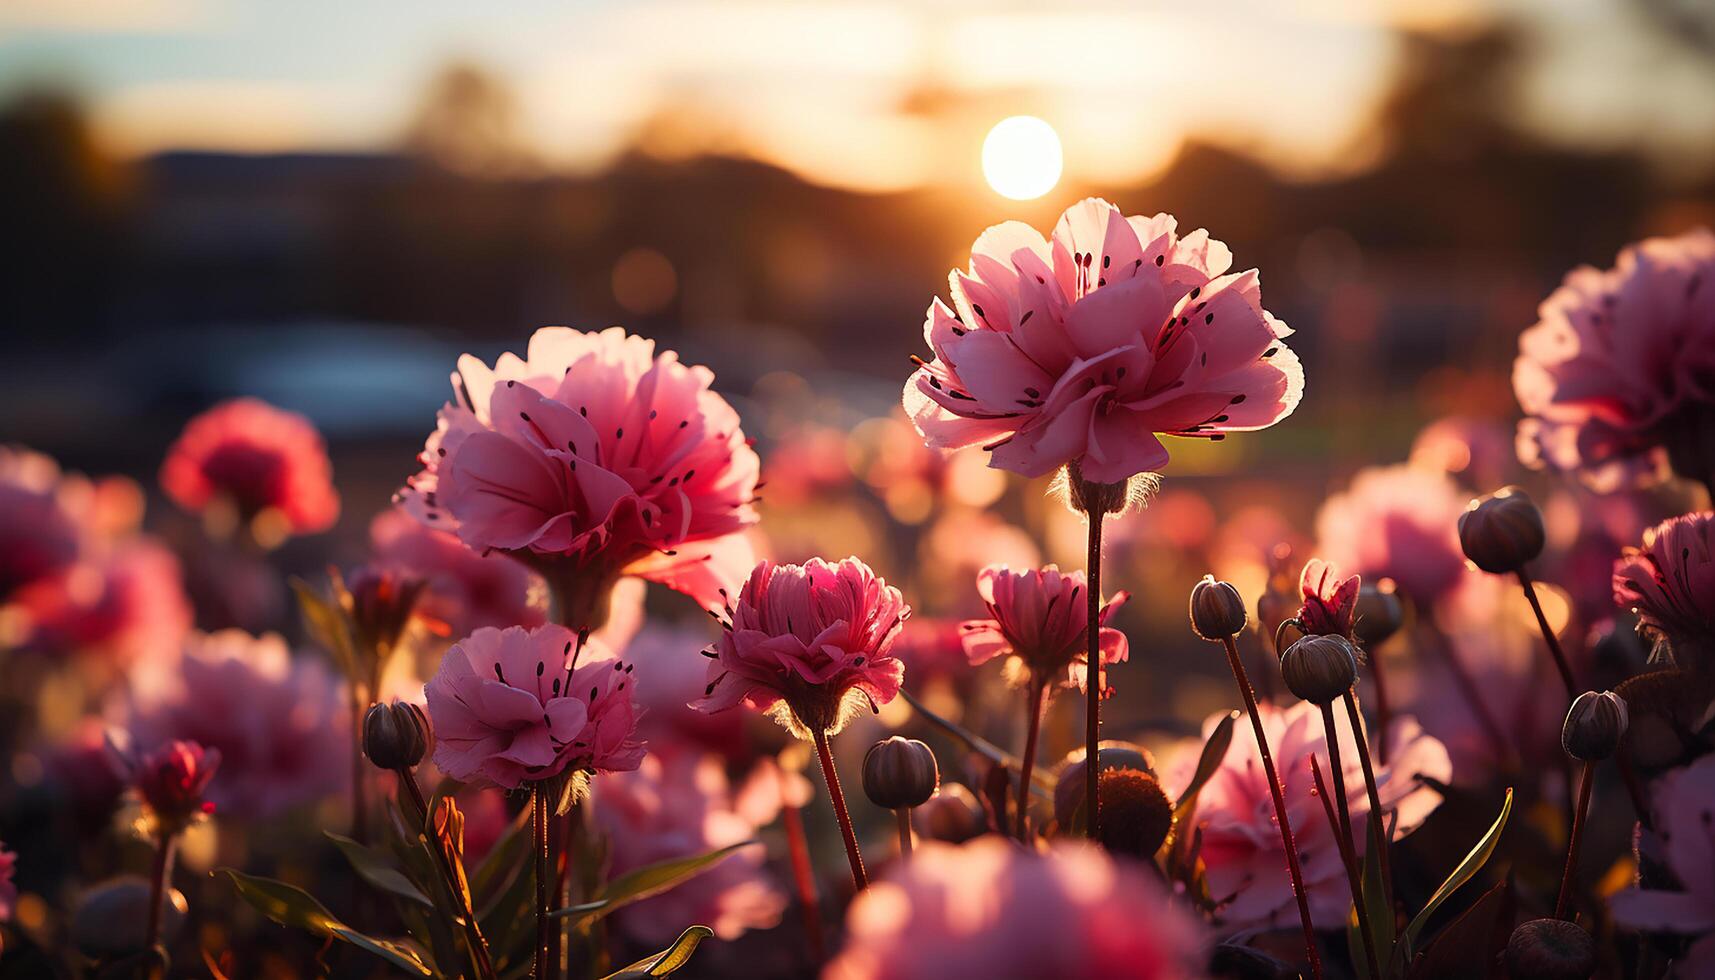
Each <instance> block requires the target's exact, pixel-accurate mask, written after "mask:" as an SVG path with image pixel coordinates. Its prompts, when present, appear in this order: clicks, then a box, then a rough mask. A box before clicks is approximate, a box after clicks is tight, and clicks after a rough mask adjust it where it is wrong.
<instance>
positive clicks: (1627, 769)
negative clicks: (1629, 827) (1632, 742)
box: [1614, 739, 1654, 830]
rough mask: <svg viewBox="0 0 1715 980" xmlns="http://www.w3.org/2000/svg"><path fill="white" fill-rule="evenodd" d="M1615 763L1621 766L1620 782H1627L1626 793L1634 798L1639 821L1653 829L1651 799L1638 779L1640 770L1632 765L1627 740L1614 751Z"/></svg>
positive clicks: (1634, 808) (1634, 807)
mask: <svg viewBox="0 0 1715 980" xmlns="http://www.w3.org/2000/svg"><path fill="white" fill-rule="evenodd" d="M1614 763H1615V764H1616V765H1618V766H1619V767H1620V782H1622V783H1624V784H1625V787H1626V795H1627V796H1629V797H1631V798H1632V809H1633V810H1634V811H1635V812H1636V813H1637V817H1638V823H1639V824H1640V825H1641V826H1642V827H1643V828H1644V829H1645V830H1653V829H1654V826H1653V823H1654V821H1652V820H1651V819H1650V814H1649V800H1648V799H1647V798H1646V797H1645V795H1644V784H1643V782H1642V781H1641V780H1639V779H1638V771H1637V769H1635V768H1634V767H1633V766H1632V757H1631V753H1629V752H1627V751H1626V744H1625V741H1624V740H1623V739H1622V740H1621V742H1620V750H1619V751H1618V752H1615V753H1614Z"/></svg>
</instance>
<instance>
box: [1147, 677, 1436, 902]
mask: <svg viewBox="0 0 1715 980" xmlns="http://www.w3.org/2000/svg"><path fill="white" fill-rule="evenodd" d="M1257 708H1258V710H1259V711H1260V712H1261V715H1262V726H1263V732H1264V733H1265V734H1266V735H1267V737H1268V742H1269V747H1270V748H1271V749H1272V750H1273V752H1274V759H1275V765H1276V766H1277V767H1278V769H1279V772H1280V779H1281V783H1282V791H1283V792H1284V794H1285V797H1286V808H1287V818H1288V819H1289V820H1291V821H1292V834H1293V838H1294V841H1295V843H1296V844H1297V845H1298V858H1299V862H1300V864H1301V865H1302V867H1303V872H1304V887H1305V889H1306V890H1307V891H1308V892H1309V899H1310V917H1311V919H1312V920H1313V921H1315V922H1317V923H1318V924H1320V925H1321V926H1322V927H1323V928H1329V929H1332V928H1337V927H1338V925H1339V924H1340V923H1342V922H1344V921H1345V917H1346V910H1347V909H1348V908H1349V907H1350V906H1351V901H1352V898H1351V891H1350V889H1349V888H1348V887H1347V884H1346V872H1345V866H1344V865H1343V864H1342V863H1341V861H1340V853H1339V847H1338V844H1337V843H1336V838H1335V836H1334V831H1333V829H1332V828H1331V827H1330V826H1329V825H1328V818H1327V815H1326V813H1325V812H1324V811H1323V809H1322V802H1321V800H1320V799H1318V798H1317V797H1316V795H1315V780H1314V777H1313V776H1312V774H1311V771H1310V757H1311V756H1312V755H1315V756H1317V757H1318V758H1319V759H1320V760H1321V763H1322V768H1323V773H1322V775H1323V778H1324V779H1328V775H1329V774H1328V772H1327V767H1328V753H1327V750H1326V746H1325V745H1324V744H1323V741H1322V719H1321V717H1320V715H1319V713H1318V709H1317V708H1316V706H1315V705H1312V704H1310V703H1309V702H1305V701H1300V702H1298V703H1296V704H1294V705H1293V706H1292V707H1290V708H1286V709H1284V710H1283V709H1281V708H1277V707H1275V706H1274V705H1272V704H1269V703H1268V702H1266V701H1265V702H1263V703H1261V704H1259V705H1258V706H1257ZM1221 717H1222V716H1221V715H1216V716H1213V717H1211V718H1210V719H1209V720H1208V721H1206V722H1204V724H1203V736H1204V737H1203V738H1200V739H1189V740H1187V741H1186V742H1184V743H1183V744H1182V745H1181V746H1180V750H1179V751H1178V752H1177V753H1175V755H1174V758H1173V761H1172V763H1171V764H1170V766H1169V767H1168V768H1167V770H1166V771H1165V774H1164V779H1163V783H1164V784H1165V785H1167V786H1170V787H1172V788H1173V792H1172V794H1171V795H1173V796H1174V797H1175V798H1177V797H1178V795H1179V792H1180V790H1182V789H1183V787H1184V786H1185V785H1186V784H1187V783H1188V782H1189V781H1190V778H1191V774H1192V772H1193V771H1194V770H1195V769H1196V764H1197V757H1198V755H1199V753H1200V752H1201V750H1202V747H1203V743H1204V741H1206V740H1207V737H1208V735H1209V733H1210V732H1211V731H1213V730H1214V726H1215V725H1216V723H1217V722H1219V721H1220V719H1221ZM1339 731H1340V761H1341V762H1342V763H1343V764H1344V767H1345V769H1344V772H1345V780H1346V793H1347V797H1348V800H1347V802H1348V804H1349V806H1350V808H1351V814H1352V836H1353V837H1355V838H1356V839H1357V845H1358V852H1359V854H1362V853H1363V851H1364V848H1365V846H1366V841H1368V839H1369V838H1368V837H1367V836H1366V835H1367V833H1368V824H1367V823H1366V821H1367V819H1368V817H1369V812H1370V806H1369V798H1368V796H1367V795H1366V793H1365V791H1364V773H1363V768H1362V766H1361V764H1360V762H1359V760H1358V749H1357V743H1356V742H1354V741H1353V740H1352V736H1351V732H1350V730H1349V729H1348V728H1347V727H1346V726H1345V725H1344V724H1341V725H1340V726H1339ZM1388 739H1389V744H1391V745H1392V746H1393V750H1392V756H1391V758H1390V760H1389V763H1388V764H1387V765H1385V766H1377V767H1376V785H1377V789H1378V791H1379V795H1380V797H1381V801H1382V806H1383V807H1384V808H1385V809H1390V810H1391V809H1397V810H1398V811H1399V817H1398V821H1399V822H1398V826H1397V827H1396V829H1395V837H1396V839H1397V838H1399V837H1404V836H1405V835H1407V834H1409V833H1411V832H1412V831H1414V830H1416V829H1417V827H1418V826H1419V825H1420V824H1422V823H1423V821H1424V819H1425V818H1426V817H1428V816H1429V814H1430V813H1431V812H1432V811H1434V809H1435V808H1436V807H1437V806H1439V805H1440V803H1441V797H1440V796H1439V795H1438V794H1437V793H1436V792H1435V791H1434V790H1433V789H1430V788H1428V787H1426V786H1424V785H1422V784H1421V783H1420V782H1419V778H1420V777H1429V778H1431V779H1435V780H1439V781H1441V782H1446V781H1447V780H1448V779H1449V778H1451V776H1452V764H1451V763H1450V762H1449V761H1448V757H1447V750H1446V749H1445V748H1444V747H1442V745H1441V743H1440V742H1438V741H1436V740H1435V739H1433V738H1431V737H1430V736H1428V735H1425V734H1423V731H1422V729H1421V728H1419V727H1418V724H1417V722H1416V720H1414V719H1412V718H1409V717H1404V716H1395V718H1394V719H1393V722H1392V725H1391V727H1390V729H1389V732H1388ZM1192 819H1193V820H1194V822H1195V826H1197V827H1198V828H1200V829H1201V830H1202V834H1203V849H1202V851H1201V852H1200V853H1201V856H1202V859H1203V861H1204V863H1205V865H1206V866H1207V871H1208V878H1209V891H1210V894H1211V895H1212V896H1213V897H1214V899H1215V900H1216V902H1218V903H1220V907H1219V908H1218V909H1217V910H1216V913H1215V915H1216V920H1217V922H1218V923H1219V924H1220V925H1221V927H1222V932H1223V934H1228V935H1230V934H1234V933H1239V932H1244V931H1248V930H1258V929H1289V928H1296V927H1297V925H1298V907H1297V900H1296V899H1295V898H1294V897H1293V894H1292V879H1291V876H1290V875H1289V874H1288V873H1287V865H1286V849H1285V846H1284V845H1283V844H1282V843H1281V840H1280V829H1279V827H1278V826H1276V824H1275V815H1274V802H1273V799H1272V797H1271V796H1270V794H1269V789H1268V780H1267V778H1266V777H1265V776H1264V775H1263V768H1262V756H1261V754H1260V753H1259V752H1258V751H1257V743H1256V735H1255V734H1254V733H1253V732H1252V730H1251V726H1249V725H1245V724H1240V725H1237V726H1235V727H1234V729H1233V742H1232V745H1231V747H1229V748H1228V749H1227V754H1226V756H1225V757H1224V758H1223V759H1222V760H1221V767H1220V769H1218V770H1216V772H1215V775H1214V776H1213V777H1211V778H1210V780H1209V782H1208V783H1206V784H1205V785H1204V786H1203V789H1202V791H1201V792H1200V793H1199V794H1198V795H1197V809H1196V813H1195V814H1194V815H1193V818H1192Z"/></svg>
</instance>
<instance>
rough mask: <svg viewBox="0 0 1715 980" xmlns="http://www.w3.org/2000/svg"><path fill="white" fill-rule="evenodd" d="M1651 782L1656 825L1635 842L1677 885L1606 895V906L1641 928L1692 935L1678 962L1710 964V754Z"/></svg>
mask: <svg viewBox="0 0 1715 980" xmlns="http://www.w3.org/2000/svg"><path fill="white" fill-rule="evenodd" d="M1651 785H1652V791H1651V794H1650V797H1651V803H1652V806H1651V810H1652V812H1653V813H1654V814H1655V827H1654V830H1653V831H1652V832H1646V834H1645V837H1644V840H1643V841H1642V842H1641V843H1640V845H1639V846H1640V848H1641V849H1642V850H1644V852H1645V854H1646V856H1647V857H1649V858H1651V859H1652V860H1653V861H1655V862H1659V863H1661V864H1663V865H1665V867H1666V870H1667V871H1668V872H1670V873H1671V874H1672V876H1673V878H1674V879H1676V880H1677V882H1678V884H1679V889H1678V890H1668V889H1662V888H1633V889H1631V890H1629V891H1623V892H1620V893H1618V894H1616V895H1614V896H1613V897H1611V898H1609V899H1608V908H1609V910H1610V911H1612V912H1613V913H1614V920H1615V921H1616V922H1618V923H1619V924H1620V925H1623V926H1626V927H1628V928H1631V929H1636V930H1639V931H1640V932H1652V933H1653V932H1669V933H1675V934H1677V935H1682V936H1692V937H1696V942H1694V943H1693V944H1692V945H1691V948H1690V949H1688V950H1686V952H1685V957H1684V960H1683V962H1685V963H1686V964H1698V963H1701V964H1708V963H1715V877H1711V875H1710V874H1709V867H1710V861H1711V855H1712V854H1715V824H1711V821H1710V814H1711V813H1715V756H1705V757H1703V758H1701V759H1698V760H1697V761H1696V762H1694V763H1692V764H1691V765H1689V766H1686V767H1685V768H1684V769H1676V770H1674V771H1672V772H1669V773H1667V774H1665V775H1663V776H1662V777H1660V778H1659V779H1657V780H1656V781H1655V782H1654V783H1653V784H1651Z"/></svg>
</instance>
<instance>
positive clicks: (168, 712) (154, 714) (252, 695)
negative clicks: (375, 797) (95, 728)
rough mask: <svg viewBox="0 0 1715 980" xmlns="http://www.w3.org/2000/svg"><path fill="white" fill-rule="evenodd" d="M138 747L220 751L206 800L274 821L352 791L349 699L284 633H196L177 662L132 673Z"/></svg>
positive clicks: (323, 667) (133, 727)
mask: <svg viewBox="0 0 1715 980" xmlns="http://www.w3.org/2000/svg"><path fill="white" fill-rule="evenodd" d="M130 711H131V723H130V729H131V736H132V740H133V741H134V742H135V743H136V744H137V745H145V746H146V745H160V744H164V743H167V742H171V741H174V740H182V741H187V742H197V743H199V744H201V745H204V746H206V747H208V748H209V749H211V750H214V751H217V752H219V753H220V759H221V765H220V771H219V772H218V773H216V775H215V778H214V781H213V782H211V783H210V784H209V786H208V793H207V797H208V799H209V800H211V801H212V802H213V803H214V804H215V805H216V806H217V807H218V808H219V809H220V811H221V812H223V813H231V814H235V815H238V816H241V817H270V816H274V815H277V814H279V813H281V812H283V811H285V810H286V809H288V808H290V807H294V806H299V805H303V804H308V803H314V802H316V801H318V800H321V799H323V798H324V797H327V796H331V795H334V794H336V793H338V792H340V791H341V790H342V789H343V788H344V787H345V772H346V770H344V769H343V768H342V765H341V763H342V762H343V760H347V759H349V758H350V757H351V738H352V730H351V723H350V719H349V718H348V717H347V715H346V709H345V695H344V693H343V691H342V689H341V685H340V683H339V682H338V681H337V680H336V679H335V678H334V676H333V673H332V671H330V670H329V669H328V666H327V664H326V662H324V661H322V660H320V659H316V658H312V657H293V656H292V655H291V654H290V652H289V651H288V650H287V648H286V642H285V641H284V640H282V639H281V638H280V637H279V636H277V635H275V634H271V633H270V634H267V635H264V636H260V637H256V636H251V635H250V634H248V633H245V632H243V631H241V630H222V631H221V632H218V633H208V634H203V633H192V634H191V635H190V636H189V637H188V638H187V639H186V640H185V644H184V651H183V655H182V657H180V658H179V659H178V660H177V661H176V662H169V663H161V664H152V665H149V667H148V669H146V670H140V671H138V672H137V673H136V674H135V675H134V676H133V681H132V692H131V703H130Z"/></svg>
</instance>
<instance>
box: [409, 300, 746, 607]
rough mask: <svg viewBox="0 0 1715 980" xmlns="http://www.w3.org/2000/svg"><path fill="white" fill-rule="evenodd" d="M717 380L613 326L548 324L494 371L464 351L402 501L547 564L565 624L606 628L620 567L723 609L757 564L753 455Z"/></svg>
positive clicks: (481, 542) (473, 543)
mask: <svg viewBox="0 0 1715 980" xmlns="http://www.w3.org/2000/svg"><path fill="white" fill-rule="evenodd" d="M713 381H714V375H713V374H712V373H711V372H710V371H709V370H708V369H707V368H704V367H700V366H699V367H687V366H685V365H683V364H681V363H679V359H678V356H677V355H675V354H673V353H672V352H671V351H669V352H666V353H662V354H656V352H655V344H654V342H653V341H650V340H645V339H644V338H642V337H633V336H629V335H627V334H626V333H625V331H624V330H622V329H621V328H619V327H611V328H609V329H607V330H604V331H602V332H601V333H579V332H578V331H576V330H571V329H568V328H566V327H543V328H542V329H540V330H538V331H536V333H535V335H534V336H532V337H531V338H530V347H529V351H528V353H527V355H526V357H524V358H522V359H520V358H519V357H517V356H516V355H514V354H505V355H503V356H502V357H501V358H500V360H499V361H498V362H497V363H496V365H495V366H494V367H493V368H489V367H488V366H487V365H485V364H483V363H482V362H481V361H480V360H478V359H476V358H475V357H472V356H471V355H469V354H466V355H464V356H463V357H461V358H459V365H458V371H457V373H455V374H454V375H453V388H454V392H455V394H456V395H457V398H458V401H457V403H456V404H449V405H447V406H445V407H444V408H442V409H441V412H440V424H439V427H438V428H437V429H436V431H435V432H434V434H433V435H431V436H430V437H429V441H428V445H427V448H426V449H425V450H424V451H423V453H422V455H421V457H420V459H421V460H422V462H423V466H424V469H423V471H422V472H421V473H419V474H417V475H416V476H414V477H412V478H411V481H410V486H409V487H408V488H406V489H405V490H404V491H403V492H402V498H403V500H404V503H405V506H406V509H407V510H409V511H410V512H411V513H412V514H413V515H414V516H415V517H417V518H418V519H419V520H422V521H424V522H425V523H427V524H428V525H429V526H430V527H439V528H445V529H447V530H450V531H453V532H454V533H456V534H457V535H458V536H459V539H460V540H462V541H464V543H465V544H467V545H469V546H470V547H472V548H474V549H476V550H477V551H480V552H484V553H487V552H489V551H503V552H508V553H511V554H512V555H514V556H515V557H517V558H519V559H520V560H522V561H524V562H525V563H526V564H529V565H531V566H532V567H535V568H536V569H538V570H539V571H541V572H543V574H544V575H545V576H546V577H547V578H548V580H549V584H550V586H551V587H553V588H554V589H556V590H557V591H558V592H559V594H560V595H561V596H563V597H565V600H566V605H567V606H568V608H566V609H564V610H561V611H560V617H561V620H562V621H563V622H568V623H572V624H575V625H578V626H580V627H582V626H589V627H595V626H599V625H600V622H599V620H600V618H601V617H600V613H599V607H595V608H591V607H590V605H589V604H590V603H595V602H599V601H602V600H604V599H605V597H606V595H607V592H608V591H609V588H608V587H609V586H611V584H612V582H613V581H614V580H615V579H617V578H618V577H619V576H620V575H622V574H626V575H640V576H642V577H644V578H647V579H649V580H651V581H655V582H660V583H662V584H664V585H667V586H669V587H670V588H673V589H676V590H678V591H680V592H684V593H685V594H687V595H689V596H691V597H692V598H694V599H696V600H697V601H698V602H699V603H701V604H703V605H705V606H718V605H719V604H720V599H719V591H718V590H719V589H720V588H722V587H728V588H730V587H734V586H736V585H737V584H738V582H739V580H740V577H741V576H742V575H743V574H744V569H746V568H748V567H749V565H750V563H751V561H752V554H751V549H750V543H749V541H748V540H747V539H746V538H745V536H744V535H743V534H741V533H740V532H741V531H743V530H744V529H745V528H746V527H748V526H750V525H752V524H754V523H756V519H757V518H756V510H755V508H754V507H753V506H752V500H753V498H754V497H755V490H756V479H757V473H758V463H757V458H756V453H754V452H752V451H751V449H750V447H749V444H748V442H747V441H746V439H745V436H744V433H743V432H741V431H740V430H739V420H738V413H737V412H735V411H733V409H732V406H730V405H728V404H727V403H726V400H725V399H723V398H721V396H719V395H717V394H715V393H714V392H713V391H712V390H710V388H709V385H710V384H711V383H713Z"/></svg>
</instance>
